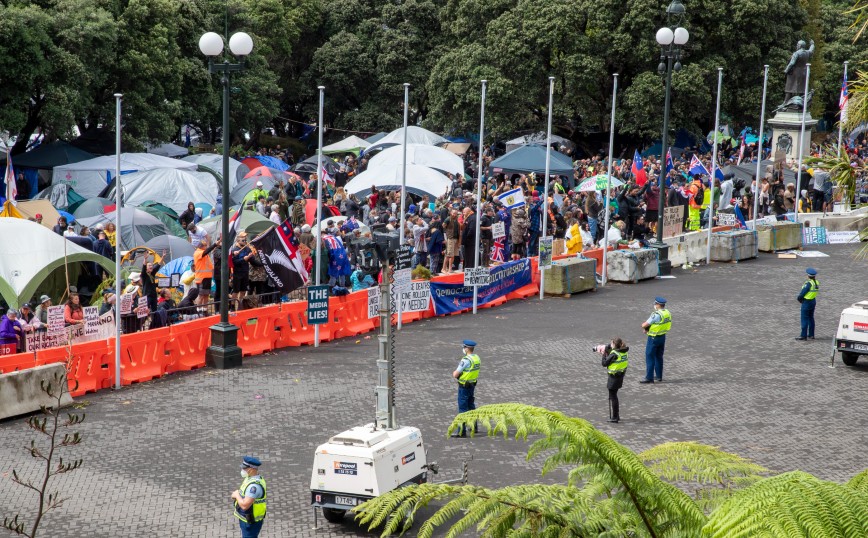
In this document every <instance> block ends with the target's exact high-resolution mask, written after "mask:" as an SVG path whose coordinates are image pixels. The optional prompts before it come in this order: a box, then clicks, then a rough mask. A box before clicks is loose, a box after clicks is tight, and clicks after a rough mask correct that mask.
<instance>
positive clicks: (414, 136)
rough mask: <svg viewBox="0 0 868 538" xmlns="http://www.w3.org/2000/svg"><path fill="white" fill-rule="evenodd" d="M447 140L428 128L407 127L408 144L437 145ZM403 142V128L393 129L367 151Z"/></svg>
mask: <svg viewBox="0 0 868 538" xmlns="http://www.w3.org/2000/svg"><path fill="white" fill-rule="evenodd" d="M447 142H449V141H448V140H446V139H445V138H443V137H442V136H440V135H438V134H434V133H432V132H431V131H429V130H428V129H423V128H421V127H416V126H415V125H411V126H409V127H407V143H408V144H425V145H426V146H437V145H439V144H445V143H447ZM403 143H404V128H403V127H401V128H400V129H395V130H394V131H392V132H391V133H389V134H387V135H386V136H384V137H383V138H381V139H379V140H378V141H377V143H376V144H374V145H372V146H371V147H370V148H368V150H369V151H379V150H381V149H384V148H388V147H389V146H394V145H397V144H403Z"/></svg>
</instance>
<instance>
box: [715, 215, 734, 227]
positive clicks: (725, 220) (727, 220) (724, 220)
mask: <svg viewBox="0 0 868 538" xmlns="http://www.w3.org/2000/svg"><path fill="white" fill-rule="evenodd" d="M717 224H718V225H719V226H738V218H737V217H736V216H735V213H718V214H717Z"/></svg>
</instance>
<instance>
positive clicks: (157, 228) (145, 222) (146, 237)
mask: <svg viewBox="0 0 868 538" xmlns="http://www.w3.org/2000/svg"><path fill="white" fill-rule="evenodd" d="M115 213H116V212H115V211H112V212H110V213H105V214H103V215H96V216H94V217H87V218H84V219H78V223H79V224H82V225H84V226H87V227H88V228H90V229H93V227H94V226H96V225H97V224H102V225H103V226H105V225H106V224H108V223H114V222H115V219H116V218H117V216H116V215H115ZM120 232H121V236H120V245H121V250H122V251H124V250H130V249H133V248H135V247H139V246H142V245H144V244H145V243H147V242H148V241H150V240H151V239H153V238H155V237H161V236H163V235H171V233H172V231H171V230H170V229H169V227H168V226H166V225H165V224H164V223H163V221H161V220H160V219H158V218H157V217H155V216H153V215H151V214H150V213H146V212H145V211H142V210H141V209H138V208H135V207H128V206H124V208H123V209H122V210H121V230H120ZM52 233H53V232H52ZM112 267H114V265H112Z"/></svg>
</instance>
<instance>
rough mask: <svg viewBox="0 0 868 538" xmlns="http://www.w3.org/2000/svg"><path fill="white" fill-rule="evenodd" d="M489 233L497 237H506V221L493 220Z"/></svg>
mask: <svg viewBox="0 0 868 538" xmlns="http://www.w3.org/2000/svg"><path fill="white" fill-rule="evenodd" d="M491 235H492V236H493V237H494V238H495V239H497V238H498V237H506V223H504V222H495V223H494V224H492V225H491Z"/></svg>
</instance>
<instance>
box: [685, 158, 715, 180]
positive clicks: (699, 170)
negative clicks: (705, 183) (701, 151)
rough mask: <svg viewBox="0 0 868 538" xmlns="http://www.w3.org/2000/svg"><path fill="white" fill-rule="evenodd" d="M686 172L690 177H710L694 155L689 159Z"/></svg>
mask: <svg viewBox="0 0 868 538" xmlns="http://www.w3.org/2000/svg"><path fill="white" fill-rule="evenodd" d="M688 172H689V173H690V175H696V174H701V175H706V176H710V175H711V174H709V173H708V169H707V168H705V165H704V164H702V162H701V161H700V160H699V159H698V158H697V157H696V155H694V156H693V158H692V159H690V170H688Z"/></svg>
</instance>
